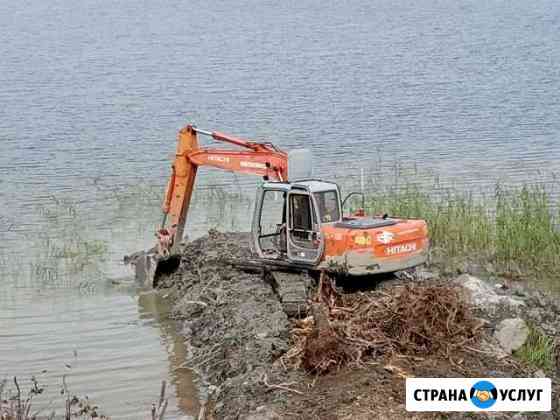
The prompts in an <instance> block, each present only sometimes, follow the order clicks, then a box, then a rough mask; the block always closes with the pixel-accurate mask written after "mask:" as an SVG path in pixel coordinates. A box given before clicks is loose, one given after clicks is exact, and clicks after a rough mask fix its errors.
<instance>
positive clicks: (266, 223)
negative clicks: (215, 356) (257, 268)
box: [125, 125, 429, 312]
mask: <svg viewBox="0 0 560 420" xmlns="http://www.w3.org/2000/svg"><path fill="white" fill-rule="evenodd" d="M199 135H205V136H209V137H211V138H213V139H214V140H216V141H219V142H224V143H228V144H231V145H234V146H238V147H240V148H242V149H243V150H231V149H218V148H209V147H201V146H200V144H199V139H198V137H199ZM200 166H205V167H212V168H218V169H222V170H226V171H231V172H236V173H243V174H251V175H257V176H260V177H262V179H263V182H262V183H261V184H260V185H259V186H258V188H257V197H256V201H255V208H254V214H253V220H252V225H251V236H252V251H253V254H254V256H255V259H254V260H253V261H250V262H245V263H246V264H253V265H261V266H263V267H264V266H265V267H268V268H269V269H271V271H272V274H273V276H274V279H275V281H276V288H277V289H278V290H284V291H285V292H282V293H280V297H281V299H282V297H283V298H284V299H283V300H284V302H283V303H284V304H285V307H289V308H292V309H293V308H296V309H295V311H296V312H297V311H298V309H297V308H299V307H300V306H301V305H302V302H303V301H304V300H305V294H306V286H305V285H304V284H303V282H302V280H301V279H302V276H301V273H317V272H321V271H332V272H336V273H344V275H345V276H350V277H352V276H363V275H369V274H381V273H393V272H397V271H403V270H407V269H410V268H414V267H417V266H419V265H421V264H424V263H425V262H426V260H427V257H428V250H429V238H428V228H427V224H426V222H425V221H424V220H419V219H403V218H398V217H389V216H387V215H383V216H374V217H368V216H366V215H365V214H364V210H363V207H364V206H363V204H364V203H363V200H364V197H363V194H361V193H355V192H353V193H350V194H348V196H347V197H346V198H345V199H344V200H341V191H340V188H339V187H338V185H337V184H336V183H334V182H329V181H324V180H320V179H314V178H312V164H311V154H310V152H309V150H307V149H297V150H292V151H290V152H288V153H286V152H284V151H282V150H281V149H279V148H278V147H276V146H274V145H273V144H272V143H258V142H254V141H248V140H244V139H241V138H238V137H235V136H230V135H227V134H224V133H221V132H218V131H212V132H210V131H206V130H201V129H199V128H197V127H196V126H194V125H187V126H186V127H184V128H183V129H181V130H180V131H179V134H178V138H177V150H176V154H175V159H174V161H173V163H172V165H171V175H170V177H169V180H168V183H167V187H166V191H165V195H164V199H163V204H162V210H163V221H162V223H161V226H160V228H159V229H158V230H157V232H156V234H155V235H156V238H157V241H156V245H155V246H154V247H153V248H152V249H151V250H149V251H141V252H138V253H136V254H133V255H131V256H128V257H125V263H130V264H132V265H133V266H134V267H135V272H136V278H137V280H138V281H140V282H141V283H143V284H144V285H147V286H155V284H156V282H157V279H158V277H159V276H160V275H161V274H163V273H171V272H173V271H174V270H176V269H177V267H178V266H179V263H180V257H179V256H178V253H179V247H180V243H181V241H182V238H183V235H184V230H185V222H186V219H187V215H188V211H189V207H190V204H191V198H192V193H193V189H194V186H195V179H196V173H197V169H198V167H200ZM355 195H361V197H362V208H361V209H358V210H357V211H355V212H354V213H353V214H351V215H344V214H343V209H344V207H345V204H346V203H347V201H348V199H349V198H350V197H352V196H355ZM242 264H243V263H242ZM290 273H291V274H290ZM293 273H298V274H296V275H294V274H293ZM288 296H290V297H288ZM292 309H290V311H287V312H294V311H293V310H292Z"/></svg>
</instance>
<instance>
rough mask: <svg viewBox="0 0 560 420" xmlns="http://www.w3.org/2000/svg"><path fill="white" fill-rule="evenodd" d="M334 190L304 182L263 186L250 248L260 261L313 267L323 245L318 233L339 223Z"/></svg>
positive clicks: (327, 184) (329, 185)
mask: <svg viewBox="0 0 560 420" xmlns="http://www.w3.org/2000/svg"><path fill="white" fill-rule="evenodd" d="M341 212H342V209H341V204H340V191H339V189H338V186H337V185H336V184H334V183H331V182H325V181H317V180H304V181H299V182H294V183H289V182H265V183H263V184H262V185H261V186H260V188H259V189H258V192H257V199H256V203H255V213H254V215H253V226H252V233H253V248H254V251H255V253H256V254H257V255H258V256H259V257H260V258H265V259H275V260H287V261H289V262H294V263H297V264H300V265H309V266H316V265H317V264H318V263H319V261H320V260H321V257H322V255H323V251H324V246H325V241H324V237H323V235H322V233H321V229H322V227H323V226H325V225H330V224H335V223H338V222H340V221H341V218H342V215H341Z"/></svg>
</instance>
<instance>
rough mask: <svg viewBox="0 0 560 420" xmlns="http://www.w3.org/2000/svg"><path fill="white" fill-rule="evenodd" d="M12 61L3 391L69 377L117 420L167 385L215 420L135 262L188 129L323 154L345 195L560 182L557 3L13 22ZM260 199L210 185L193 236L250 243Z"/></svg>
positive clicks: (292, 6)
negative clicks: (130, 258)
mask: <svg viewBox="0 0 560 420" xmlns="http://www.w3.org/2000/svg"><path fill="white" fill-rule="evenodd" d="M0 53H1V55H0V57H1V58H0V104H1V105H0V236H1V238H2V241H1V243H0V270H1V271H0V273H1V274H2V280H3V289H2V290H1V291H0V338H1V341H0V379H1V378H2V377H10V376H12V375H18V376H20V377H22V378H24V377H29V376H30V375H32V374H39V373H40V372H42V371H43V370H47V372H46V373H44V374H42V378H43V380H44V381H45V382H46V383H47V384H48V385H49V389H50V391H52V392H54V391H55V390H57V387H58V384H59V383H60V378H61V377H62V375H65V374H67V375H69V382H70V387H71V388H72V389H75V390H76V392H78V391H79V392H84V393H88V395H89V396H90V398H93V399H95V401H96V402H98V403H99V405H100V406H101V407H103V409H105V411H107V412H108V413H109V414H112V416H113V418H117V419H120V418H137V413H138V411H139V410H144V409H145V410H146V411H147V410H148V409H149V406H150V404H151V402H152V401H153V400H155V399H156V398H157V394H158V392H159V384H160V381H161V380H163V379H166V380H168V381H169V382H170V385H171V386H170V398H171V401H170V409H169V413H170V416H171V417H170V418H178V417H180V416H183V415H187V416H188V415H191V416H192V415H195V414H196V413H197V410H198V399H199V398H200V397H199V396H197V395H196V392H195V390H194V389H195V388H194V382H195V381H196V378H193V377H192V376H191V374H190V371H188V369H185V368H184V366H183V365H182V360H183V359H184V354H185V352H186V351H187V350H186V346H185V343H183V342H182V341H181V340H180V339H179V338H177V335H176V326H175V325H174V324H173V323H172V322H171V321H170V320H169V319H168V318H169V316H168V315H169V308H166V307H165V304H164V302H161V301H160V300H158V299H157V298H156V297H155V296H153V294H151V293H150V292H149V291H143V290H137V289H136V288H135V287H133V286H132V285H131V284H130V277H129V274H128V271H127V270H126V268H125V267H123V266H122V263H121V258H122V255H124V254H126V253H130V252H132V251H135V250H138V249H142V248H147V247H149V245H150V244H151V242H152V241H153V231H154V228H155V226H156V225H157V223H158V222H159V220H160V215H159V201H160V199H161V197H162V195H163V192H162V188H163V185H164V183H165V181H166V177H167V176H168V173H169V159H170V156H171V155H172V154H173V152H174V147H175V138H176V133H177V131H178V129H179V128H180V127H182V126H184V125H185V124H187V123H190V122H195V123H196V124H197V125H198V126H199V127H200V128H205V129H209V130H219V131H223V132H226V133H231V134H235V135H238V136H242V137H247V138H251V139H254V140H259V141H262V140H266V141H271V142H273V143H275V144H276V145H278V146H280V147H282V148H284V149H286V150H289V149H292V148H300V147H308V148H310V149H311V150H312V152H313V155H314V171H315V174H316V175H317V176H321V177H324V178H325V179H334V180H336V181H337V182H340V183H341V184H342V185H343V186H348V187H351V186H355V185H359V184H360V181H361V180H363V182H364V183H365V184H366V187H368V186H369V184H371V183H372V182H374V180H379V179H381V180H383V179H384V178H386V179H388V180H389V182H391V179H392V178H394V177H395V176H397V175H399V174H401V169H402V171H403V176H404V172H406V174H407V175H406V176H407V177H409V178H408V179H410V178H411V179H412V180H416V179H423V180H426V182H430V178H431V177H437V179H438V180H439V182H440V183H442V184H445V185H453V186H457V187H459V188H467V189H492V187H493V186H494V185H495V183H496V182H501V183H504V184H508V185H521V184H523V183H527V182H551V183H555V182H556V173H558V171H559V170H560V143H559V142H560V118H559V117H558V116H559V115H560V94H559V93H560V5H559V4H558V2H556V1H553V0H537V1H534V2H527V1H521V0H513V1H490V2H484V3H481V2H478V1H464V2H457V3H450V2H445V1H438V0H420V1H416V2H405V1H385V0H377V1H372V2H356V1H336V2H335V1H318V0H303V1H284V2H275V1H248V0H240V1H237V2H226V1H204V2H203V1H199V0H193V1H188V2H186V1H183V2H181V1H173V0H170V1H167V2H155V1H145V2H137V1H135V2H133V1H127V0H122V1H115V2H109V1H93V0H84V1H81V2H72V1H69V0H52V1H49V2H44V1H39V0H24V1H19V2H3V3H2V4H0ZM372 173H373V174H375V177H373V176H370V175H369V174H372ZM364 174H365V179H364ZM255 182H256V180H255V179H254V178H252V177H243V176H232V175H223V174H219V173H217V172H210V171H207V170H201V171H200V177H199V183H198V185H199V188H198V189H197V190H196V192H195V195H194V208H193V212H192V214H191V215H190V216H189V228H188V235H189V237H196V236H199V235H201V234H203V233H204V232H205V231H206V230H207V229H208V227H210V226H218V227H220V228H222V229H246V228H248V226H249V225H248V221H247V214H250V211H248V209H251V200H252V196H253V194H254V185H255ZM84 255H85V256H84ZM76 355H77V356H76ZM66 365H70V366H71V367H67V366H66Z"/></svg>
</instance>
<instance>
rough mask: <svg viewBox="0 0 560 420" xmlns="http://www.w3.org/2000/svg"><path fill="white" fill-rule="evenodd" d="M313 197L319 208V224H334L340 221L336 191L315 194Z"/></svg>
mask: <svg viewBox="0 0 560 420" xmlns="http://www.w3.org/2000/svg"><path fill="white" fill-rule="evenodd" d="M313 196H314V197H315V201H316V202H317V206H318V207H319V209H318V210H319V217H320V218H321V223H330V222H336V221H338V220H339V219H340V209H339V208H338V192H337V191H336V190H332V191H321V192H316V193H313Z"/></svg>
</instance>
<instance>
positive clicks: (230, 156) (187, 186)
mask: <svg viewBox="0 0 560 420" xmlns="http://www.w3.org/2000/svg"><path fill="white" fill-rule="evenodd" d="M198 134H202V135H207V136H210V137H212V138H213V139H215V140H217V141H222V142H226V143H230V144H233V145H236V146H239V147H242V148H244V149H245V150H238V151H236V150H227V149H216V148H201V147H200V146H199V143H198ZM199 166H208V167H214V168H218V169H223V170H226V171H231V172H238V173H244V174H251V175H258V176H262V177H263V178H264V179H265V180H276V181H285V180H287V176H288V158H287V154H286V153H285V152H283V151H281V150H280V149H278V148H276V147H275V146H274V145H272V144H270V143H256V142H251V141H247V140H243V139H240V138H237V137H233V136H229V135H226V134H223V133H220V132H209V131H205V130H200V129H197V128H196V127H194V126H192V125H187V126H186V127H184V128H183V129H181V130H180V131H179V134H178V136H177V152H176V154H175V159H174V161H173V164H172V165H171V176H170V178H169V181H168V183H167V188H166V192H165V196H164V200H163V204H162V210H163V214H164V217H163V222H162V225H161V227H160V229H159V230H158V231H157V232H156V236H157V238H158V241H157V253H158V255H159V256H160V257H162V258H167V257H168V256H169V255H170V254H171V253H173V252H174V251H176V250H177V247H178V245H179V243H180V242H181V239H182V237H183V234H184V229H185V223H186V219H187V214H188V211H189V207H190V203H191V197H192V193H193V190H194V183H195V179H196V172H197V169H198V167H199Z"/></svg>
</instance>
